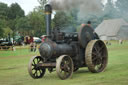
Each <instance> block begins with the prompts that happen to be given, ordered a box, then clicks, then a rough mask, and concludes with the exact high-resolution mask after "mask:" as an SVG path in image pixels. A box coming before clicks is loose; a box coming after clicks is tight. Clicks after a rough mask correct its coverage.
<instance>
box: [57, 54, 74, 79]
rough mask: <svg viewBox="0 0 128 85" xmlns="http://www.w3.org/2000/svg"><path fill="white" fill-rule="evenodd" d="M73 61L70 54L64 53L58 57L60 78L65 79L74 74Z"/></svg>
mask: <svg viewBox="0 0 128 85" xmlns="http://www.w3.org/2000/svg"><path fill="white" fill-rule="evenodd" d="M73 67H74V66H73V61H72V59H71V57H70V56H67V55H62V56H60V57H59V58H58V59H57V63H56V72H57V75H58V76H59V78H60V79H62V80H65V79H67V78H70V77H71V76H72V74H73Z"/></svg>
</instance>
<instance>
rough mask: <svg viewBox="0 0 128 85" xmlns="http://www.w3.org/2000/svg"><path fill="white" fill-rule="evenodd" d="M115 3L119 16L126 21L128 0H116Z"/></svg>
mask: <svg viewBox="0 0 128 85" xmlns="http://www.w3.org/2000/svg"><path fill="white" fill-rule="evenodd" d="M115 5H116V8H117V9H118V11H119V12H118V13H119V14H120V16H121V17H122V18H124V19H125V20H126V21H128V0H117V2H116V3H115Z"/></svg>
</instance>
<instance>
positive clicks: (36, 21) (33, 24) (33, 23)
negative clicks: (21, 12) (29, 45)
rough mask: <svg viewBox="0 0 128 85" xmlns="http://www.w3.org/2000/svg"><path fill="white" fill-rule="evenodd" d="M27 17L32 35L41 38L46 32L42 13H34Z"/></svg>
mask: <svg viewBox="0 0 128 85" xmlns="http://www.w3.org/2000/svg"><path fill="white" fill-rule="evenodd" d="M27 17H28V21H29V24H30V25H29V26H30V28H31V30H29V31H30V34H31V35H34V36H41V35H42V34H43V33H44V32H45V20H44V18H45V17H44V14H43V13H42V11H33V12H31V13H30V14H29V15H28V16H27Z"/></svg>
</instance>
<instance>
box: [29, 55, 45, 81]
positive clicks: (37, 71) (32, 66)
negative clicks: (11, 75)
mask: <svg viewBox="0 0 128 85" xmlns="http://www.w3.org/2000/svg"><path fill="white" fill-rule="evenodd" d="M39 63H43V59H42V58H41V57H40V56H34V57H32V58H31V60H30V62H29V65H28V72H29V74H30V76H31V77H32V78H34V79H38V78H42V77H43V76H44V74H45V68H40V67H38V66H37V64H39Z"/></svg>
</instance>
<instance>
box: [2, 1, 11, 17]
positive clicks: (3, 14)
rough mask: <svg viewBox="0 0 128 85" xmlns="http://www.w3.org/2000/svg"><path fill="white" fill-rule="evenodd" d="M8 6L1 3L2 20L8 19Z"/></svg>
mask: <svg viewBox="0 0 128 85" xmlns="http://www.w3.org/2000/svg"><path fill="white" fill-rule="evenodd" d="M8 10H9V8H8V5H7V4H5V3H1V2H0V19H7V15H8Z"/></svg>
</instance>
